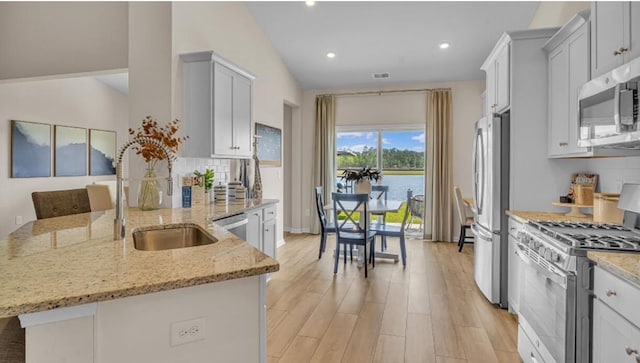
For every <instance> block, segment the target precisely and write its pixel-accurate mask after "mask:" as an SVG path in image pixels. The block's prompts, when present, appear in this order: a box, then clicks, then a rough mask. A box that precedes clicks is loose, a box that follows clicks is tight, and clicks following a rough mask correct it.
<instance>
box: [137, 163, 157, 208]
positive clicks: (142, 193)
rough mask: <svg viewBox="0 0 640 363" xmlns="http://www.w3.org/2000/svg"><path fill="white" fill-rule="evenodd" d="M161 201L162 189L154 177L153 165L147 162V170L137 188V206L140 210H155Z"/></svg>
mask: <svg viewBox="0 0 640 363" xmlns="http://www.w3.org/2000/svg"><path fill="white" fill-rule="evenodd" d="M161 203H162V191H161V190H160V183H159V182H158V178H156V172H155V170H154V169H153V165H151V163H147V170H146V171H145V173H144V178H142V181H141V182H140V189H139V190H138V208H140V209H141V210H156V209H158V208H160V204H161Z"/></svg>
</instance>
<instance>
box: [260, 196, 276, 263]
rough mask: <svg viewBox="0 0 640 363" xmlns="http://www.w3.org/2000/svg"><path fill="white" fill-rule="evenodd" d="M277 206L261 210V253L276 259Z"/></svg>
mask: <svg viewBox="0 0 640 363" xmlns="http://www.w3.org/2000/svg"><path fill="white" fill-rule="evenodd" d="M277 208H278V207H277V206H276V205H271V206H269V207H266V208H265V209H264V210H263V214H262V220H263V221H264V222H263V228H262V231H263V232H262V233H263V240H262V242H263V244H264V250H263V252H264V253H266V254H267V255H269V256H271V257H273V258H276V243H277V242H278V239H277V235H276V225H277V219H276V215H277Z"/></svg>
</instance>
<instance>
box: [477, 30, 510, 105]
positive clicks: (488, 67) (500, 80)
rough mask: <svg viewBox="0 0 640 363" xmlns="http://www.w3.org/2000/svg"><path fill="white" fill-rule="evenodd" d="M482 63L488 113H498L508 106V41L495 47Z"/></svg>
mask: <svg viewBox="0 0 640 363" xmlns="http://www.w3.org/2000/svg"><path fill="white" fill-rule="evenodd" d="M496 49H497V50H496V51H495V52H493V53H492V54H491V55H489V58H487V60H486V61H485V63H484V64H483V65H482V70H484V71H485V72H486V73H487V85H486V87H487V89H486V93H487V94H486V98H487V105H488V113H499V112H503V111H505V110H506V109H508V108H509V74H510V69H509V43H508V42H505V43H504V44H501V45H500V46H499V47H497V48H496Z"/></svg>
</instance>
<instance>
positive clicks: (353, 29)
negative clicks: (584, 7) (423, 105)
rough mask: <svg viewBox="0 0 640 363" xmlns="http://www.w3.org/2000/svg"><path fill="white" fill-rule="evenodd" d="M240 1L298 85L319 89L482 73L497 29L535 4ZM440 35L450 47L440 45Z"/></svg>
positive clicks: (512, 25) (522, 18)
mask: <svg viewBox="0 0 640 363" xmlns="http://www.w3.org/2000/svg"><path fill="white" fill-rule="evenodd" d="M246 4H247V7H248V9H249V11H250V12H251V13H252V14H253V16H254V18H255V19H256V21H257V23H258V24H259V25H260V26H261V27H262V29H263V31H264V33H265V34H266V35H267V37H268V38H269V39H270V41H271V42H272V44H273V46H274V47H275V49H276V50H277V51H278V52H279V54H280V56H281V57H282V59H283V60H284V62H285V63H286V65H287V67H288V68H289V70H290V71H291V72H292V73H293V75H294V77H295V78H296V79H297V80H298V82H299V83H300V85H301V86H302V87H303V88H304V89H320V88H345V87H357V86H372V85H384V84H394V85H396V84H407V83H416V82H438V81H456V80H473V79H483V78H484V72H482V71H481V70H480V65H481V64H482V62H483V61H484V59H485V58H486V57H487V55H488V54H489V52H490V51H491V49H492V48H493V46H494V44H495V43H496V41H497V40H498V38H499V37H500V35H501V34H502V33H503V32H505V31H508V30H522V29H527V28H528V27H529V24H530V23H531V20H532V18H533V16H534V14H535V12H536V9H537V7H538V4H539V3H538V2H480V1H478V2H435V1H434V2H419V1H415V2H395V1H393V2H366V1H362V2H342V1H335V2H334V1H327V2H325V1H318V2H316V3H315V5H313V6H307V5H305V2H302V1H291V2H270V1H264V2H262V1H261V2H248V3H246ZM442 41H447V42H450V43H451V46H450V47H449V48H447V49H440V48H439V46H438V45H439V43H441V42H442ZM328 52H334V53H335V55H336V56H335V58H333V59H330V58H327V57H326V54H327V53H328ZM373 73H389V75H390V77H389V78H387V79H374V78H373V76H372V75H373Z"/></svg>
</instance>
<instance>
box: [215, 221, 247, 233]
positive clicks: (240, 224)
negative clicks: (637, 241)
mask: <svg viewBox="0 0 640 363" xmlns="http://www.w3.org/2000/svg"><path fill="white" fill-rule="evenodd" d="M248 223H249V220H248V219H243V220H241V221H239V222H235V223H231V224H225V225H222V228H224V229H225V230H227V231H228V230H230V229H235V228H238V227H240V226H243V225H245V224H248Z"/></svg>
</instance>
